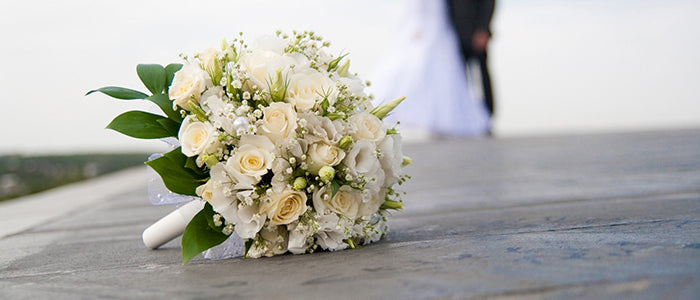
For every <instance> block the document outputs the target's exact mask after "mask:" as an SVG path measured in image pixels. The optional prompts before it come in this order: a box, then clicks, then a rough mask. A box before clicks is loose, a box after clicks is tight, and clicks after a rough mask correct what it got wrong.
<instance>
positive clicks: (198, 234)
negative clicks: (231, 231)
mask: <svg viewBox="0 0 700 300" xmlns="http://www.w3.org/2000/svg"><path fill="white" fill-rule="evenodd" d="M213 215H214V210H213V209H212V208H211V205H209V203H207V204H205V205H204V208H203V209H202V210H201V211H199V213H197V214H196V215H195V216H194V218H192V221H190V223H189V224H187V227H185V232H184V233H183V234H182V264H183V265H184V264H185V263H187V262H188V261H189V260H190V259H192V258H193V257H195V256H197V254H200V253H202V252H203V251H205V250H207V249H209V248H211V247H214V246H216V245H218V244H221V243H223V242H224V241H225V240H226V239H228V237H229V236H228V235H225V234H223V233H221V232H219V231H216V230H214V229H212V228H211V227H210V226H209V222H208V220H209V219H211V218H212V216H213Z"/></svg>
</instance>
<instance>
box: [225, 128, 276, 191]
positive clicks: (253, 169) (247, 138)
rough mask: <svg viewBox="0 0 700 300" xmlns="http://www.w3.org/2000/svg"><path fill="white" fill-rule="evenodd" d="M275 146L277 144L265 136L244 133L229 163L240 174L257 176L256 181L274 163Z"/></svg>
mask: <svg viewBox="0 0 700 300" xmlns="http://www.w3.org/2000/svg"><path fill="white" fill-rule="evenodd" d="M274 148H275V145H274V144H272V142H271V141H270V140H269V139H268V138H267V137H265V136H260V135H244V136H243V137H241V140H240V143H239V147H238V148H237V150H236V153H235V154H234V155H233V156H232V157H231V158H230V159H229V160H228V162H227V165H228V166H229V167H230V168H231V169H233V170H235V171H236V172H239V173H240V174H243V175H245V176H250V177H252V178H255V182H258V181H260V178H261V177H262V176H263V175H265V173H267V172H268V169H270V167H271V165H272V160H273V155H272V150H274Z"/></svg>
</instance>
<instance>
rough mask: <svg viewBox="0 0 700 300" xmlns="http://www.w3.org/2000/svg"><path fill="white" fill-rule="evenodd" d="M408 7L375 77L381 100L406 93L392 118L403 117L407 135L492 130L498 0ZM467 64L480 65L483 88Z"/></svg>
mask: <svg viewBox="0 0 700 300" xmlns="http://www.w3.org/2000/svg"><path fill="white" fill-rule="evenodd" d="M406 9H407V10H406V13H405V14H404V17H403V18H402V19H401V20H400V22H401V27H400V28H399V30H398V31H397V33H396V35H395V40H394V42H393V44H392V46H391V49H390V53H389V55H387V57H386V58H385V59H384V60H383V61H382V62H383V64H382V65H381V66H380V67H379V68H378V69H377V72H376V73H375V76H373V78H372V87H371V89H372V92H373V94H374V95H375V101H376V102H377V103H381V102H385V101H388V100H391V99H394V98H397V97H399V96H402V95H405V96H406V100H405V101H404V102H403V103H402V104H401V105H399V106H398V108H397V109H396V110H395V111H394V112H393V113H392V114H393V115H392V116H390V117H388V118H389V119H390V120H391V121H396V120H401V125H400V128H401V130H402V132H403V133H405V134H406V135H407V136H411V135H414V136H426V135H427V136H437V137H442V136H451V137H468V136H484V135H487V134H490V130H491V122H490V121H491V116H492V115H493V96H492V92H491V82H490V76H489V73H488V68H487V64H486V57H487V56H486V49H487V45H488V42H489V39H490V37H491V31H490V28H489V24H490V21H491V17H492V15H493V9H494V1H493V0H491V1H479V0H412V1H410V4H408V6H407V7H406ZM467 63H470V65H472V66H474V65H475V66H477V67H478V69H479V71H480V72H479V77H480V78H481V80H478V81H479V82H481V83H482V86H481V87H476V86H475V85H474V84H473V82H474V81H475V80H471V79H472V78H469V79H470V80H468V78H467V71H466V69H467V68H466V66H467ZM469 73H470V74H474V73H475V72H469ZM472 77H473V76H472ZM478 90H481V93H477V91H478ZM478 94H481V95H483V97H480V96H479V95H478ZM482 98H483V99H482Z"/></svg>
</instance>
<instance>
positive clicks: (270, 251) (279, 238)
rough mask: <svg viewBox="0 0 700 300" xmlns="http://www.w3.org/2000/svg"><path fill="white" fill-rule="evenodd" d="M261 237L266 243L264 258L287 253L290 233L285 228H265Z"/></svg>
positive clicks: (261, 232)
mask: <svg viewBox="0 0 700 300" xmlns="http://www.w3.org/2000/svg"><path fill="white" fill-rule="evenodd" d="M260 237H261V238H262V239H263V240H264V241H265V242H264V244H265V245H260V246H264V251H263V253H262V255H263V256H267V257H271V256H275V255H279V254H284V253H285V252H287V242H288V232H287V229H286V228H285V227H284V226H269V227H263V228H262V230H260Z"/></svg>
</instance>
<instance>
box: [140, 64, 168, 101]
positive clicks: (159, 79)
mask: <svg viewBox="0 0 700 300" xmlns="http://www.w3.org/2000/svg"><path fill="white" fill-rule="evenodd" d="M136 73H137V74H139V78H140V79H141V82H143V84H144V85H145V86H146V88H148V90H149V91H151V93H153V94H154V95H155V94H160V92H162V91H163V88H164V87H165V69H164V68H163V66H161V65H156V64H151V65H144V64H140V65H137V66H136Z"/></svg>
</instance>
